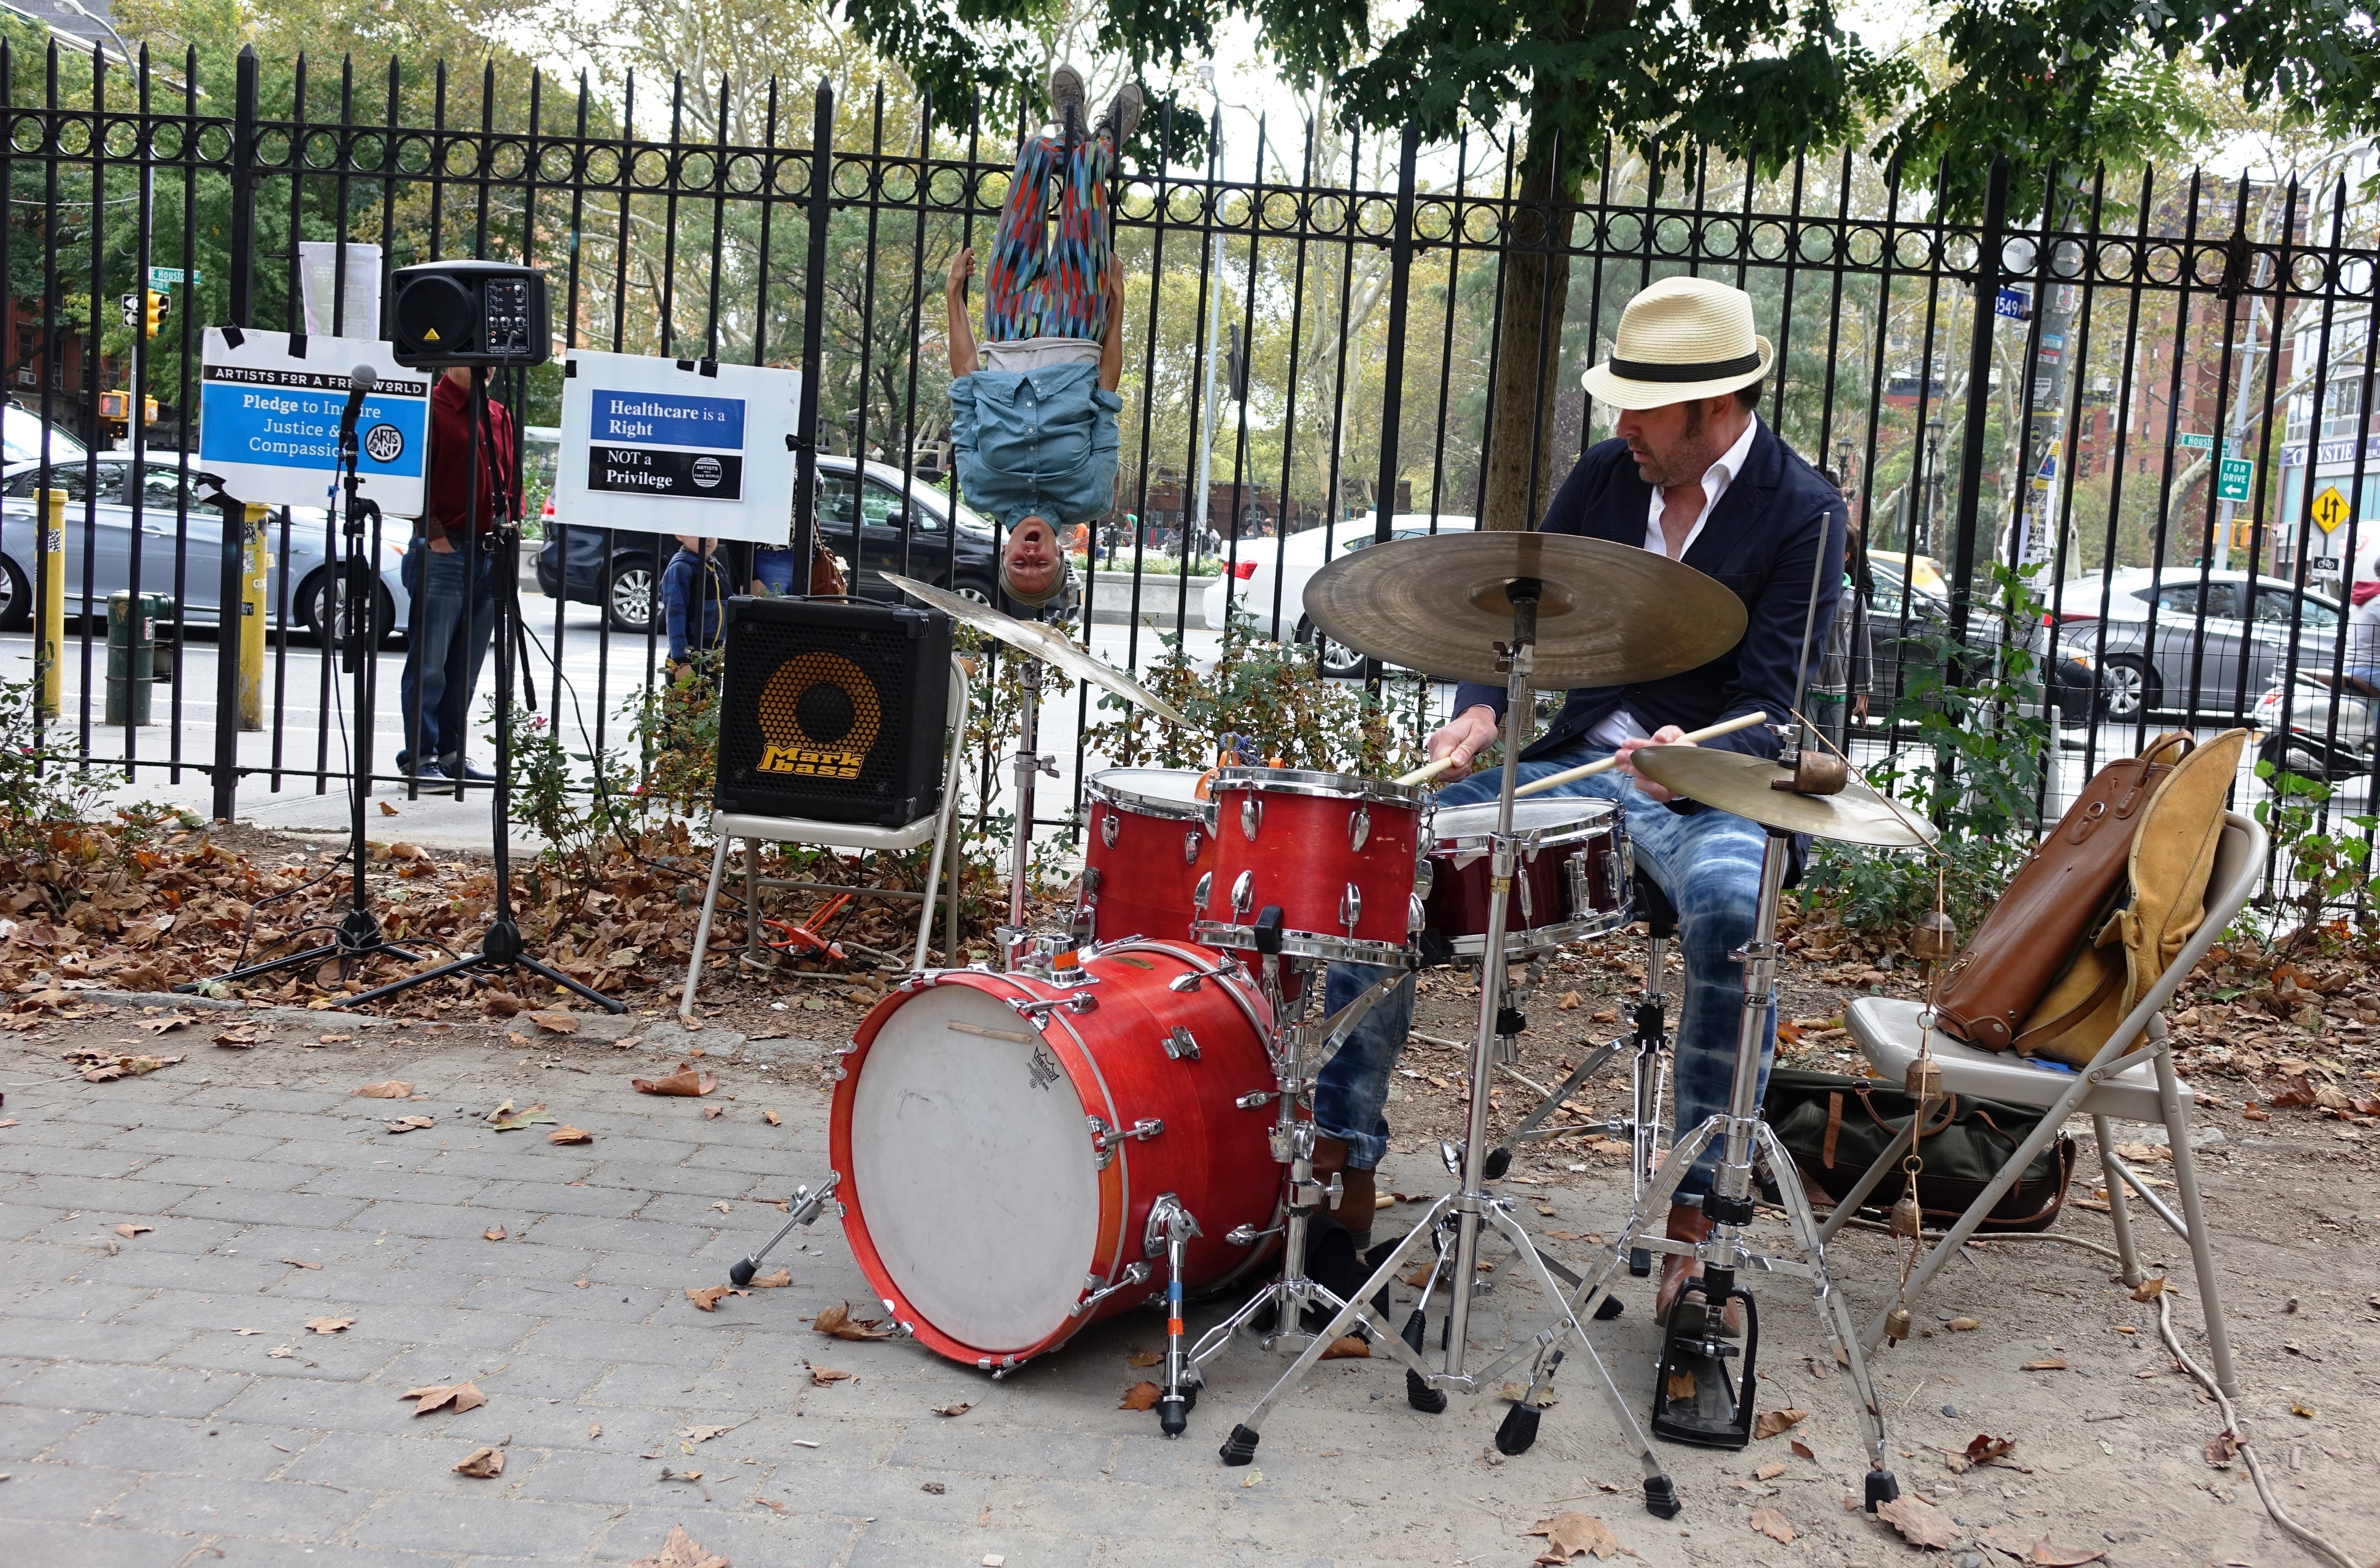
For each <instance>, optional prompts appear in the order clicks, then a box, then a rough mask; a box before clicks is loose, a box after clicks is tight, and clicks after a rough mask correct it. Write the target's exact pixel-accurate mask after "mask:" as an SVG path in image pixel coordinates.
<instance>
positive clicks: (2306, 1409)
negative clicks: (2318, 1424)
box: [2289, 1399, 2314, 1421]
mask: <svg viewBox="0 0 2380 1568" xmlns="http://www.w3.org/2000/svg"><path fill="white" fill-rule="evenodd" d="M2289 1414H2290V1415H2292V1416H2303V1417H2304V1418H2305V1419H2306V1420H2309V1421H2311V1420H2313V1417H2314V1408H2313V1405H2311V1404H2299V1403H2298V1402H2297V1401H2296V1400H2294V1399H2293V1400H2291V1401H2289Z"/></svg>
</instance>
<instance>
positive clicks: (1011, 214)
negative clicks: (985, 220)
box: [984, 135, 1115, 343]
mask: <svg viewBox="0 0 2380 1568" xmlns="http://www.w3.org/2000/svg"><path fill="white" fill-rule="evenodd" d="M1114 168H1115V148H1114V147H1113V146H1112V145H1111V144H1110V142H1109V141H1108V139H1107V138H1106V137H1105V136H1104V135H1101V136H1093V137H1087V138H1085V139H1084V140H1081V141H1078V142H1076V143H1075V151H1074V152H1073V154H1072V155H1071V156H1069V155H1068V153H1067V152H1066V144H1065V143H1064V142H1063V141H1061V140H1058V139H1057V138H1055V137H1048V136H1037V137H1034V138H1032V139H1031V140H1028V141H1026V144H1025V146H1024V148H1023V149H1022V150H1021V151H1019V152H1018V153H1017V155H1016V173H1015V175H1014V178H1013V179H1012V180H1011V182H1010V184H1009V187H1008V201H1007V202H1006V203H1005V204H1004V205H1003V206H1002V208H1001V211H1000V232H999V233H998V234H997V235H995V236H994V237H992V241H991V263H990V268H989V269H988V270H987V271H986V273H985V274H984V291H985V294H986V296H987V298H986V301H985V306H984V327H985V334H984V335H985V336H986V337H988V338H989V339H990V341H992V342H994V343H1014V342H1018V341H1021V340H1023V339H1025V338H1028V337H1088V338H1098V337H1100V336H1102V335H1103V334H1105V333H1106V331H1107V324H1108V295H1107V290H1108V268H1109V267H1110V265H1111V264H1112V263H1113V261H1114V259H1115V242H1114V239H1113V237H1112V234H1111V229H1110V227H1109V224H1108V176H1109V175H1110V173H1111V172H1112V171H1113V169H1114ZM1052 186H1055V187H1057V192H1056V194H1057V203H1058V220H1057V233H1056V234H1055V235H1054V236H1052V235H1051V233H1050V194H1051V192H1050V187H1052Z"/></svg>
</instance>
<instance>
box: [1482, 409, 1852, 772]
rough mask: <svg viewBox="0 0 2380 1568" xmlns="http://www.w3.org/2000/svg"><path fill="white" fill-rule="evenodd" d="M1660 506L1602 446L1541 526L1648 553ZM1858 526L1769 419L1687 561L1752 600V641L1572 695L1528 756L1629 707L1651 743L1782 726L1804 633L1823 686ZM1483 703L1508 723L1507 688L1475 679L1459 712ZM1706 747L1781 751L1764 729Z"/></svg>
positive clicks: (1748, 605)
mask: <svg viewBox="0 0 2380 1568" xmlns="http://www.w3.org/2000/svg"><path fill="white" fill-rule="evenodd" d="M1652 504H1653V487H1652V486H1651V485H1650V484H1649V483H1647V482H1646V481H1645V480H1643V479H1641V478H1639V477H1638V475H1637V472H1636V465H1635V464H1634V463H1633V461H1631V460H1630V458H1629V456H1628V444H1627V443H1626V442H1624V441H1620V440H1612V441H1606V442H1600V443H1597V444H1596V445H1594V446H1592V447H1589V448H1588V449H1587V452H1586V455H1585V456H1583V457H1581V458H1580V459H1579V460H1578V467H1576V468H1573V469H1572V470H1571V473H1570V478H1569V479H1568V480H1564V481H1563V483H1562V487H1561V490H1560V492H1559V493H1557V494H1556V495H1555V496H1554V499H1553V504H1552V505H1550V506H1548V507H1547V508H1546V517H1545V521H1544V522H1542V523H1540V524H1538V525H1537V526H1538V529H1539V531H1541V532H1545V533H1574V534H1579V535H1582V536H1583V537H1585V538H1587V539H1605V540H1609V541H1612V542H1613V543H1616V544H1626V545H1630V546H1634V547H1640V548H1641V547H1642V546H1643V544H1644V542H1645V519H1646V517H1648V516H1649V514H1650V512H1651V509H1652ZM1850 524H1851V514H1850V511H1849V509H1848V508H1846V507H1845V506H1844V504H1843V498H1842V496H1841V494H1840V492H1837V491H1836V489H1835V487H1834V486H1832V485H1830V484H1828V482H1827V481H1826V480H1825V479H1824V478H1823V477H1821V476H1820V475H1819V473H1818V471H1817V470H1816V469H1815V468H1811V467H1810V465H1809V464H1807V463H1805V462H1803V460H1802V459H1801V458H1800V457H1797V456H1794V455H1793V453H1792V452H1791V451H1790V450H1789V449H1788V448H1787V447H1786V445H1785V444H1784V443H1783V442H1781V441H1779V440H1778V439H1777V437H1776V435H1775V434H1774V433H1773V432H1771V431H1770V430H1769V429H1768V426H1767V424H1766V423H1765V422H1763V423H1762V424H1761V425H1760V426H1759V429H1758V431H1757V432H1755V434H1754V436H1753V438H1752V451H1751V453H1750V455H1749V456H1747V457H1746V458H1745V460H1744V465H1743V473H1741V474H1739V475H1737V476H1736V477H1735V479H1734V480H1731V481H1730V483H1729V485H1728V487H1727V493H1726V494H1724V495H1722V496H1720V497H1719V502H1718V505H1717V506H1715V507H1713V508H1712V509H1711V515H1710V517H1709V519H1708V520H1707V521H1706V522H1705V523H1704V524H1703V531H1702V533H1701V534H1700V535H1699V536H1698V537H1696V539H1695V540H1694V543H1693V544H1692V545H1690V546H1688V547H1687V550H1686V553H1685V558H1684V559H1685V565H1689V566H1692V567H1694V569H1695V570H1696V571H1698V572H1701V573H1703V574H1704V575H1705V576H1706V577H1715V578H1717V579H1718V581H1719V583H1720V584H1721V585H1722V586H1724V587H1726V588H1729V589H1730V590H1734V593H1735V595H1736V597H1737V598H1739V599H1741V600H1743V613H1744V617H1745V620H1746V625H1745V626H1744V632H1743V640H1741V641H1740V642H1738V643H1737V644H1736V645H1735V646H1734V647H1733V648H1730V649H1729V650H1727V651H1726V652H1725V653H1722V654H1720V655H1719V656H1718V658H1716V659H1714V660H1712V661H1711V662H1709V663H1707V664H1704V665H1701V666H1699V667H1697V668H1694V669H1692V670H1688V671H1685V672H1684V673H1683V674H1682V675H1670V676H1668V677H1666V678H1664V679H1661V680H1657V681H1639V682H1637V683H1636V684H1634V685H1633V686H1605V687H1579V688H1577V689H1575V690H1573V692H1572V693H1571V694H1570V700H1569V701H1568V702H1566V703H1564V704H1563V705H1562V709H1561V711H1560V712H1559V713H1557V714H1555V715H1554V721H1553V723H1550V724H1548V725H1547V726H1546V732H1545V734H1543V735H1539V736H1538V737H1537V738H1536V741H1535V742H1534V743H1533V744H1531V745H1530V746H1528V747H1527V748H1524V750H1523V751H1522V753H1521V759H1522V760H1523V761H1532V760H1536V759H1537V758H1540V757H1550V756H1554V755H1556V754H1558V753H1560V752H1562V751H1566V750H1568V749H1570V748H1572V747H1573V746H1575V745H1577V744H1578V743H1579V742H1580V741H1581V740H1583V739H1585V735H1586V733H1587V732H1588V731H1589V730H1591V729H1593V728H1594V727H1595V726H1596V725H1597V724H1599V723H1602V722H1603V721H1604V720H1605V719H1606V718H1608V717H1609V716H1610V714H1611V712H1612V711H1613V710H1614V709H1617V708H1619V707H1621V705H1622V704H1625V705H1626V707H1627V709H1628V711H1630V712H1631V713H1633V714H1634V715H1635V717H1636V721H1637V723H1640V724H1642V725H1644V727H1645V734H1647V735H1650V734H1652V733H1653V732H1654V731H1655V730H1658V729H1659V728H1660V727H1661V726H1662V725H1664V724H1676V725H1677V726H1679V727H1680V728H1681V729H1688V730H1694V729H1701V728H1703V727H1704V726H1706V725H1708V724H1714V723H1718V722H1719V721H1720V720H1721V719H1726V718H1731V717H1734V716H1735V715H1737V714H1742V713H1750V712H1754V711H1757V710H1762V709H1765V710H1767V713H1768V716H1769V718H1770V720H1772V721H1774V722H1776V723H1783V722H1784V721H1785V719H1786V717H1787V715H1788V714H1789V713H1790V712H1791V709H1792V706H1793V679H1794V670H1795V667H1796V664H1797V662H1799V661H1800V659H1801V657H1802V638H1803V626H1809V627H1810V628H1811V629H1810V634H1809V635H1810V642H1811V647H1810V650H1809V678H1810V679H1812V680H1815V679H1816V678H1817V668H1818V659H1819V656H1820V655H1821V654H1822V653H1823V652H1824V651H1825V650H1826V646H1827V630H1828V627H1829V626H1832V625H1833V624H1834V617H1835V602H1836V601H1837V600H1838V599H1840V597H1841V595H1842V582H1843V541H1844V537H1845V534H1846V533H1847V531H1848V529H1849V528H1850ZM1821 551H1823V552H1824V553H1825V557H1826V565H1825V567H1824V568H1823V569H1821V570H1819V571H1818V574H1817V582H1818V595H1817V597H1818V613H1817V617H1816V619H1815V621H1814V620H1812V619H1810V614H1809V612H1810V580H1811V573H1812V569H1813V568H1814V567H1815V566H1816V565H1817V560H1818V555H1819V553H1820V552H1821ZM1481 706H1484V707H1488V708H1491V709H1493V710H1494V711H1495V712H1496V715H1497V717H1498V718H1499V719H1500V718H1502V717H1503V713H1504V688H1503V687H1500V686H1487V685H1483V684H1480V683H1478V682H1475V681H1465V682H1463V684H1462V685H1461V686H1460V687H1457V688H1456V689H1455V694H1454V711H1456V712H1458V713H1460V712H1463V711H1465V710H1467V709H1470V708H1474V707H1481ZM1706 744H1707V745H1709V746H1711V747H1713V748H1725V749H1727V750H1730V751H1744V752H1751V753H1753V754H1755V755H1757V756H1762V757H1774V756H1776V755H1777V750H1778V747H1777V736H1776V735H1775V734H1774V733H1772V732H1771V731H1770V730H1769V729H1768V728H1767V725H1759V724H1756V725H1754V726H1753V727H1752V728H1750V729H1743V730H1738V731H1736V732H1735V733H1734V734H1733V735H1721V736H1719V737H1718V739H1716V740H1712V741H1709V742H1706Z"/></svg>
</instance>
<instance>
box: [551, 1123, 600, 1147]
mask: <svg viewBox="0 0 2380 1568" xmlns="http://www.w3.org/2000/svg"><path fill="white" fill-rule="evenodd" d="M545 1141H546V1142H548V1143H593V1142H594V1141H595V1135H594V1134H593V1133H590V1132H587V1131H584V1130H582V1129H580V1128H577V1127H568V1126H565V1127H560V1128H557V1129H555V1130H554V1131H553V1132H550V1133H548V1134H546V1135H545Z"/></svg>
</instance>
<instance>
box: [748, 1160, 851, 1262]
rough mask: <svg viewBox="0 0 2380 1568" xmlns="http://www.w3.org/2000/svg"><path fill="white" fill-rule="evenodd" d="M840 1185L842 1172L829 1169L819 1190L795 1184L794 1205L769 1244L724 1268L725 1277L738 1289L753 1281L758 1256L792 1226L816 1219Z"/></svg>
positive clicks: (763, 1254)
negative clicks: (814, 1190) (813, 1190)
mask: <svg viewBox="0 0 2380 1568" xmlns="http://www.w3.org/2000/svg"><path fill="white" fill-rule="evenodd" d="M841 1185H843V1173H842V1172H840V1171H829V1172H828V1173H826V1180H825V1181H823V1182H820V1184H819V1189H818V1191H816V1192H812V1191H811V1190H810V1189H809V1188H807V1187H796V1188H795V1189H794V1200H793V1205H792V1207H791V1208H790V1209H788V1210H787V1211H786V1214H785V1222H784V1223H783V1224H782V1225H780V1226H778V1227H777V1234H775V1235H772V1236H771V1237H770V1238H769V1240H768V1244H767V1245H766V1246H762V1247H761V1248H760V1250H759V1251H758V1252H755V1253H753V1254H752V1255H751V1256H750V1257H748V1258H742V1259H740V1260H739V1261H737V1262H736V1263H735V1265H734V1266H733V1267H731V1268H730V1269H729V1270H727V1278H728V1280H729V1281H730V1282H733V1283H734V1284H735V1286H736V1288H738V1289H739V1290H740V1289H742V1288H743V1287H744V1286H746V1285H748V1284H750V1283H751V1282H752V1276H753V1275H755V1274H757V1273H759V1271H760V1259H762V1258H766V1257H768V1256H769V1254H770V1253H771V1251H773V1250H774V1249H775V1247H776V1245H777V1244H778V1243H779V1242H781V1241H783V1240H784V1239H785V1238H786V1237H787V1236H789V1235H792V1234H794V1230H795V1227H796V1226H799V1225H807V1224H808V1223H809V1222H812V1221H813V1220H816V1219H817V1218H818V1217H819V1215H820V1212H821V1211H822V1210H823V1209H825V1208H826V1204H827V1199H829V1198H830V1197H833V1196H834V1189H835V1188H836V1187H838V1186H841ZM835 1207H836V1211H837V1212H838V1213H840V1212H841V1210H842V1205H840V1204H837V1205H836V1206H835Z"/></svg>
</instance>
